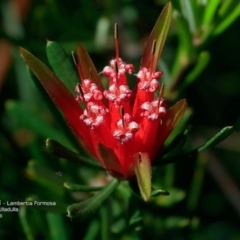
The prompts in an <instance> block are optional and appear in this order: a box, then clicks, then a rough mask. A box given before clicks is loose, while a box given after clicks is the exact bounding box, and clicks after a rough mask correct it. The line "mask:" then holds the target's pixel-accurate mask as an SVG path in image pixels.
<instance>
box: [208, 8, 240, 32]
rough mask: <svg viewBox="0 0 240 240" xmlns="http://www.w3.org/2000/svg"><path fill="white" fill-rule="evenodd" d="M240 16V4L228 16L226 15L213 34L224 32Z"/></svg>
mask: <svg viewBox="0 0 240 240" xmlns="http://www.w3.org/2000/svg"><path fill="white" fill-rule="evenodd" d="M239 17H240V4H238V5H237V6H236V8H234V10H233V11H232V12H231V13H229V15H228V16H226V17H224V19H223V20H222V22H221V23H220V24H219V25H218V26H217V27H216V28H215V29H214V31H213V33H212V35H213V36H217V35H219V34H221V33H222V32H224V31H225V30H226V29H227V28H228V27H229V26H230V25H231V24H232V23H233V22H234V21H235V20H236V19H237V18H239Z"/></svg>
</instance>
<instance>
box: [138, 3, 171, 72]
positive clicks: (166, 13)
mask: <svg viewBox="0 0 240 240" xmlns="http://www.w3.org/2000/svg"><path fill="white" fill-rule="evenodd" d="M172 11H173V9H172V3H171V2H169V3H168V4H167V5H166V6H165V7H164V9H163V10H162V12H161V14H160V16H159V18H158V19H157V22H156V24H155V26H154V28H153V31H152V32H151V34H150V36H149V38H148V41H147V43H146V46H145V49H144V53H143V58H142V61H141V67H146V68H149V66H150V63H151V59H152V44H153V41H154V40H156V49H155V54H154V60H153V63H152V64H153V65H152V69H153V71H155V69H156V66H157V63H158V59H159V57H160V55H161V52H162V49H163V45H164V42H165V39H166V36H167V33H168V29H169V26H170V23H171V18H172Z"/></svg>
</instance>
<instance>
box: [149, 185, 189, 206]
mask: <svg viewBox="0 0 240 240" xmlns="http://www.w3.org/2000/svg"><path fill="white" fill-rule="evenodd" d="M169 192H170V193H171V194H170V195H169V196H168V197H159V198H154V202H155V203H156V205H158V206H161V207H172V206H174V205H176V204H178V203H179V202H181V201H182V200H183V199H184V198H185V197H186V192H185V191H183V190H181V189H176V188H172V189H169Z"/></svg>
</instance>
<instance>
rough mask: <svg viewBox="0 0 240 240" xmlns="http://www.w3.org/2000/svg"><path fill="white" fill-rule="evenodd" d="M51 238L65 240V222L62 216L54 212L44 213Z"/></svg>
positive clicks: (52, 239)
mask: <svg viewBox="0 0 240 240" xmlns="http://www.w3.org/2000/svg"><path fill="white" fill-rule="evenodd" d="M46 219H47V223H48V226H49V231H50V236H51V240H67V239H68V237H67V231H66V224H65V223H64V220H63V216H62V215H60V214H56V213H50V212H48V213H46Z"/></svg>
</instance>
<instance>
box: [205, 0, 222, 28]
mask: <svg viewBox="0 0 240 240" xmlns="http://www.w3.org/2000/svg"><path fill="white" fill-rule="evenodd" d="M220 3H221V1H220V0H215V1H208V3H207V5H206V7H205V11H204V15H203V20H202V24H203V25H205V26H206V27H208V25H210V24H212V23H213V19H214V15H215V14H216V10H217V8H218V6H219V4H220Z"/></svg>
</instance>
